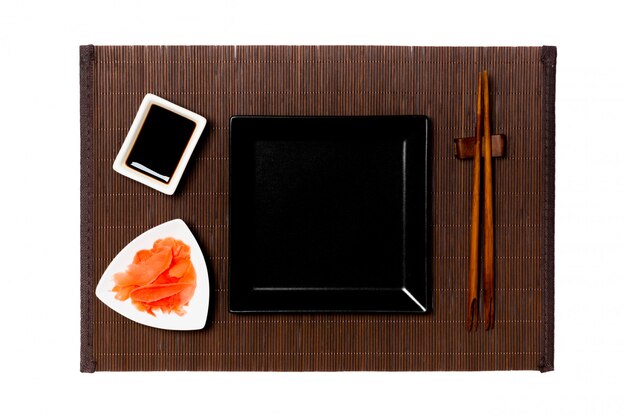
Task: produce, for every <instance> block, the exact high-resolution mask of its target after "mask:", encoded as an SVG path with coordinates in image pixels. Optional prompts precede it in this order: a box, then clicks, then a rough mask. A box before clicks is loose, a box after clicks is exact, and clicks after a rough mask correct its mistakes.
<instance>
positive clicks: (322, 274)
mask: <svg viewBox="0 0 626 417" xmlns="http://www.w3.org/2000/svg"><path fill="white" fill-rule="evenodd" d="M427 136H428V120H427V118H426V117H424V116H346V117H343V116H342V117H257V116H235V117H233V118H232V119H231V122H230V265H229V266H230V271H229V303H230V311H232V312H414V313H423V312H426V311H427V310H428V308H429V306H428V298H429V297H428V253H427V250H428V239H427V213H428V187H427V181H428V175H427V173H428V158H427Z"/></svg>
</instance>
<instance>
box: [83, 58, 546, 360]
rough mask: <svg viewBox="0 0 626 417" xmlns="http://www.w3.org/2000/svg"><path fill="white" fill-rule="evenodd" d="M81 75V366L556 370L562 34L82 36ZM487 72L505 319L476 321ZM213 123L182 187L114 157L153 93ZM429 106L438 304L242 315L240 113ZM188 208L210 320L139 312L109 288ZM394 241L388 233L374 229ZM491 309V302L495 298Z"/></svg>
mask: <svg viewBox="0 0 626 417" xmlns="http://www.w3.org/2000/svg"><path fill="white" fill-rule="evenodd" d="M80 64H81V72H80V77H81V78H80V81H81V259H82V263H81V344H82V346H81V371H83V372H93V371H96V370H97V371H152V370H220V371H221V370H223V371H230V370H233V371H234V370H237V371H353V370H354V371H356V370H372V371H418V370H509V369H510V370H523V369H525V370H540V371H549V370H552V369H553V356H554V355H553V351H554V350H553V334H554V315H553V310H554V307H553V299H554V94H555V91H554V88H555V74H556V48H554V47H516V48H482V47H480V48H458V47H437V48H431V47H383V46H237V47H235V46H96V47H94V46H84V47H81V49H80ZM482 69H487V70H488V71H489V75H490V90H491V102H492V132H495V133H503V134H506V135H507V143H508V149H507V156H506V158H502V159H495V160H494V178H495V184H494V191H495V253H496V259H495V268H496V303H495V305H496V323H495V330H493V331H490V332H485V331H483V330H482V329H481V330H479V331H478V332H475V333H468V332H467V331H466V330H465V319H466V298H467V290H466V285H467V267H468V254H469V222H470V193H471V167H472V164H471V161H460V160H458V159H455V157H454V150H453V139H454V138H456V137H465V136H471V135H472V134H473V129H474V121H475V120H474V119H475V116H474V112H475V101H476V100H475V96H476V85H477V81H476V80H477V74H478V72H479V71H480V70H482ZM149 92H150V93H154V94H157V95H159V96H162V97H164V98H166V99H168V100H170V101H173V102H175V103H177V104H179V105H182V106H183V107H186V108H189V109H190V110H192V111H195V112H197V113H199V114H201V115H203V116H205V117H206V118H207V119H208V122H209V126H210V128H209V130H208V133H207V134H206V135H205V136H204V138H203V139H201V141H200V144H199V145H198V147H197V148H196V151H195V153H194V155H193V157H192V161H191V162H190V164H189V165H188V167H187V170H186V174H185V176H184V177H183V179H182V181H181V184H180V185H179V187H178V190H177V191H176V193H175V195H173V196H166V195H164V194H160V193H159V192H157V191H154V190H152V189H151V188H148V187H145V186H143V185H141V184H139V183H136V182H134V181H132V180H129V179H127V178H126V177H122V176H121V175H119V174H117V173H115V172H114V171H113V170H112V168H111V166H112V164H113V160H114V158H115V155H116V154H117V152H118V150H119V148H120V145H121V143H122V141H123V140H124V138H125V135H126V133H127V131H128V128H129V127H130V124H131V122H132V120H133V117H134V115H135V113H136V111H137V109H138V107H139V104H140V102H141V100H142V98H143V96H144V95H145V94H146V93H149ZM236 114H239V115H399V114H424V115H427V116H429V118H430V120H431V122H432V141H431V149H432V153H431V161H432V170H431V194H430V196H431V208H430V212H431V220H430V233H431V242H432V253H431V273H432V277H431V279H432V305H433V310H432V312H431V313H429V314H426V315H406V314H405V315H402V314H249V315H245V314H244V315H241V314H239V315H237V314H231V313H229V312H228V227H229V223H228V193H229V186H228V121H229V118H230V116H232V115H236ZM173 218H181V219H183V220H184V221H185V222H186V223H187V224H188V225H189V226H190V228H191V229H192V231H193V233H194V234H195V236H196V237H197V239H198V242H199V243H200V245H201V246H202V247H203V249H204V251H205V257H206V259H207V262H208V266H209V271H210V274H211V309H210V314H209V322H208V325H207V327H206V328H205V329H203V330H200V331H193V332H175V331H166V330H159V329H153V328H150V327H146V326H142V325H139V324H135V323H133V322H131V321H129V320H127V319H126V318H124V317H122V316H120V315H118V314H117V313H115V312H113V311H112V310H110V309H108V308H107V307H106V306H105V305H104V304H102V303H101V302H100V301H99V300H98V299H97V298H96V297H95V296H94V289H95V285H96V283H97V281H98V279H99V278H100V276H101V274H102V273H103V271H104V270H105V268H106V267H107V265H108V263H109V262H110V261H111V260H112V259H113V257H114V256H115V255H116V254H117V252H118V251H119V250H120V249H121V248H123V247H124V246H125V245H126V244H127V243H128V242H129V241H131V240H132V239H133V238H134V237H135V236H137V235H138V234H140V233H142V232H143V231H145V230H147V229H149V228H151V227H153V226H156V225H157V224H160V223H162V222H165V221H167V220H170V219H173ZM374 244H381V245H382V244H384V242H374ZM480 317H481V318H482V307H481V312H480Z"/></svg>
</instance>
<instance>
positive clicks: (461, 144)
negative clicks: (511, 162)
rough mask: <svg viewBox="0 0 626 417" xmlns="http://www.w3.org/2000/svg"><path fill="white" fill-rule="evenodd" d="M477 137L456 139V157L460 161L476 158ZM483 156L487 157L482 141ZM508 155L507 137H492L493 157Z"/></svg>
mask: <svg viewBox="0 0 626 417" xmlns="http://www.w3.org/2000/svg"><path fill="white" fill-rule="evenodd" d="M475 145H476V137H474V136H473V137H470V138H456V139H454V156H456V157H457V158H459V159H472V158H474V146H475ZM482 145H483V146H482V152H481V155H482V156H485V141H482ZM505 155H506V135H503V134H498V135H491V156H492V157H493V158H502V157H504V156H505Z"/></svg>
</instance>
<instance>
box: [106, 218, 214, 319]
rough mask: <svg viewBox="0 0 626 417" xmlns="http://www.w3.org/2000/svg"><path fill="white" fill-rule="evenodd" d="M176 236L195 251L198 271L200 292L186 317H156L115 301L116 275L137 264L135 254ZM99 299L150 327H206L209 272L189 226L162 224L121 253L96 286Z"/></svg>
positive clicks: (187, 307)
mask: <svg viewBox="0 0 626 417" xmlns="http://www.w3.org/2000/svg"><path fill="white" fill-rule="evenodd" d="M166 237H173V238H175V239H180V240H182V241H183V242H185V243H186V244H187V245H189V247H190V248H191V262H192V263H193V266H194V268H195V269H196V290H195V292H194V295H193V297H192V298H191V300H190V301H189V305H188V306H186V307H185V311H186V312H187V313H186V314H185V315H183V316H179V315H177V314H175V313H170V314H164V313H161V312H160V311H155V316H152V315H150V314H148V313H146V312H143V311H139V310H138V309H137V308H136V307H135V306H134V305H133V304H132V302H131V301H130V300H126V301H120V300H117V299H116V298H115V293H114V292H113V287H114V286H115V281H114V279H113V276H114V275H115V274H116V273H118V272H122V271H125V270H126V268H127V267H128V265H129V264H131V263H132V262H133V258H134V256H135V253H137V251H139V250H141V249H150V248H152V245H153V244H154V242H155V241H156V240H157V239H163V238H166ZM96 297H98V298H99V299H100V301H102V302H103V303H104V304H106V305H107V306H108V307H109V308H111V309H112V310H114V311H116V312H117V313H119V314H121V315H122V316H124V317H126V318H128V319H130V320H133V321H136V322H137V323H141V324H144V325H146V326H151V327H157V328H160V329H167V330H198V329H201V328H203V327H204V326H205V324H206V321H207V315H208V313H209V272H208V270H207V266H206V262H205V260H204V256H203V255H202V250H200V246H199V245H198V242H197V241H196V238H195V237H194V236H193V234H192V233H191V230H189V227H187V225H186V224H185V222H183V221H182V220H180V219H176V220H171V221H168V222H166V223H163V224H160V225H158V226H156V227H154V228H152V229H150V230H148V231H146V232H144V233H143V234H141V235H139V236H138V237H136V238H135V239H134V240H133V241H132V242H130V243H129V244H128V245H126V247H125V248H124V249H122V250H121V251H120V253H118V254H117V256H116V257H115V258H114V259H113V260H112V261H111V263H110V264H109V266H108V267H107V269H106V271H104V274H102V278H100V282H99V283H98V286H97V287H96Z"/></svg>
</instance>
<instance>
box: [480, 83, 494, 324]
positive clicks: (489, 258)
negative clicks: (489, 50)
mask: <svg viewBox="0 0 626 417" xmlns="http://www.w3.org/2000/svg"><path fill="white" fill-rule="evenodd" d="M482 80H483V89H484V90H483V96H484V99H483V105H484V117H485V120H484V126H483V130H484V140H485V204H484V210H485V218H484V231H483V234H484V236H483V237H484V243H485V249H484V253H483V262H484V265H483V279H484V282H483V291H484V295H483V297H484V301H483V302H484V314H485V330H490V329H493V328H494V325H495V314H494V313H495V310H494V285H493V281H494V277H493V272H494V271H493V250H494V248H493V246H494V243H493V178H492V171H491V127H490V120H489V77H488V75H487V71H484V72H483V74H482Z"/></svg>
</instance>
